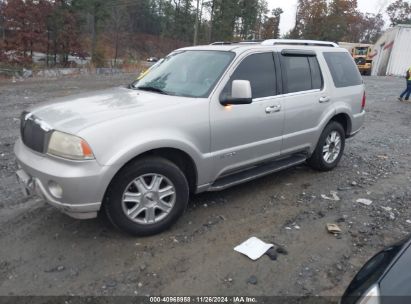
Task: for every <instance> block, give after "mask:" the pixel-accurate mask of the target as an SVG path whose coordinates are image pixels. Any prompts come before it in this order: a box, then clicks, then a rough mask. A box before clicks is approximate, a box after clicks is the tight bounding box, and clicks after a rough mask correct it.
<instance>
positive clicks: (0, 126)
mask: <svg viewBox="0 0 411 304" xmlns="http://www.w3.org/2000/svg"><path fill="white" fill-rule="evenodd" d="M132 78H133V77H132V76H130V75H125V76H116V77H100V78H96V77H90V76H89V77H81V78H71V79H64V80H61V79H60V80H56V79H54V80H27V81H24V82H18V83H11V82H10V81H9V82H0V108H1V111H0V162H1V166H0V295H89V296H93V295H148V294H149V295H159V294H161V295H233V296H234V295H250V296H258V295H297V296H302V295H323V296H340V295H341V294H342V292H343V290H344V289H345V288H346V287H347V285H348V283H349V282H350V280H351V278H352V277H353V276H354V274H355V273H356V272H357V271H358V270H359V268H360V267H361V265H362V264H363V263H364V262H365V261H366V260H367V259H368V258H370V257H371V255H373V254H374V253H376V252H377V251H378V250H380V249H381V248H383V247H384V246H386V245H389V244H390V243H391V242H393V241H396V240H399V239H401V238H403V237H404V236H406V235H408V233H409V232H410V231H411V224H410V223H411V222H407V221H409V220H411V212H410V208H409V204H410V201H411V187H410V181H411V161H410V160H411V137H410V134H411V132H410V126H411V102H410V103H400V102H397V101H396V97H397V95H398V92H400V91H401V90H402V89H403V87H404V81H403V80H402V79H397V78H388V77H386V78H377V77H367V78H365V82H366V84H367V90H368V106H367V108H368V112H369V113H368V115H367V118H366V124H365V128H364V130H363V131H362V132H361V133H360V134H359V135H357V136H356V137H354V138H353V139H351V140H349V141H348V143H347V148H346V152H345V156H344V157H343V158H342V161H341V164H340V166H339V167H338V168H337V169H336V170H335V171H333V172H328V173H318V172H315V171H313V170H311V169H309V168H308V167H306V166H299V167H296V168H293V169H289V170H286V171H283V172H280V173H277V174H273V175H271V176H268V177H265V178H262V179H259V180H256V181H254V182H250V183H248V184H245V185H242V186H239V187H235V188H231V189H229V190H226V191H223V192H219V193H205V194H202V195H198V196H195V197H193V198H192V199H191V203H190V207H189V209H188V211H187V212H186V214H185V215H184V216H183V218H182V219H181V220H180V221H179V222H178V223H177V225H176V226H174V227H173V228H172V229H171V230H169V231H168V232H166V233H163V234H161V235H157V236H154V237H149V238H131V237H128V236H125V235H123V234H121V233H119V232H118V231H116V230H115V229H114V228H112V227H111V226H110V225H109V224H108V223H107V221H106V220H105V219H104V218H100V219H96V220H90V221H79V220H74V219H71V218H69V217H67V216H65V215H63V214H61V213H60V212H58V211H57V210H55V209H53V208H52V207H50V206H48V205H47V204H45V203H44V202H43V201H42V200H40V199H38V198H35V197H32V198H28V199H27V198H24V197H23V196H22V195H21V194H20V190H19V187H18V185H17V183H16V179H15V177H14V171H15V169H16V167H15V159H14V156H13V152H12V148H13V143H14V141H15V140H16V137H17V136H18V132H19V131H18V129H19V121H18V117H19V113H20V112H21V111H22V110H23V109H24V108H26V107H28V106H30V105H32V104H35V103H38V102H40V101H43V100H52V99H53V98H54V97H57V96H63V95H69V94H74V93H77V92H83V91H88V90H95V89H102V88H105V87H107V86H114V85H119V84H123V83H127V82H130V81H131V79H132ZM333 191H335V192H336V195H337V196H338V198H339V200H338V201H333V200H329V199H327V198H326V197H331V198H332V197H333V194H332V192H333ZM324 195H325V196H326V197H325V196H324ZM359 198H364V199H370V200H372V202H373V203H372V204H371V205H370V206H366V205H363V204H359V203H357V202H356V201H357V199H359ZM390 208H391V209H390ZM327 223H337V224H338V225H339V226H340V228H341V229H342V234H341V235H340V236H339V237H336V236H334V235H331V234H328V233H327V231H326V228H325V227H326V224H327ZM251 236H256V237H259V238H261V239H262V240H264V241H266V242H275V243H277V244H281V245H283V246H284V248H285V249H286V251H287V253H288V254H280V255H279V256H278V259H277V260H276V261H272V260H270V259H269V258H268V257H267V256H263V257H262V258H261V259H259V260H258V261H255V262H253V261H251V260H249V259H248V258H246V257H245V256H242V255H241V254H239V253H236V252H234V250H233V247H235V246H236V245H238V244H240V243H241V242H243V241H244V240H246V239H248V238H249V237H251Z"/></svg>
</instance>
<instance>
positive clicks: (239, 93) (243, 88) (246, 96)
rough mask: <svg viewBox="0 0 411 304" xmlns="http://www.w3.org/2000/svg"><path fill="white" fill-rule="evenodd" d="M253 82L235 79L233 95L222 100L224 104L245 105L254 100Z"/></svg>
mask: <svg viewBox="0 0 411 304" xmlns="http://www.w3.org/2000/svg"><path fill="white" fill-rule="evenodd" d="M252 96H253V94H252V91H251V83H250V82H249V81H248V80H234V81H233V85H232V88H231V97H227V98H225V99H223V100H221V101H220V103H221V104H222V105H223V106H228V105H244V104H250V103H252V102H253V98H252Z"/></svg>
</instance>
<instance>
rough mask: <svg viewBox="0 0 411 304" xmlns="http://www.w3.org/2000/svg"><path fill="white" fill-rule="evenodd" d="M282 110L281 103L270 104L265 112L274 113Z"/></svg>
mask: <svg viewBox="0 0 411 304" xmlns="http://www.w3.org/2000/svg"><path fill="white" fill-rule="evenodd" d="M280 111H281V105H275V106H270V107H267V108H266V109H265V113H267V114H272V113H275V112H280Z"/></svg>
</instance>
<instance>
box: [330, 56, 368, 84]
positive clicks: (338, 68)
mask: <svg viewBox="0 0 411 304" xmlns="http://www.w3.org/2000/svg"><path fill="white" fill-rule="evenodd" d="M324 58H325V61H326V62H327V65H328V68H329V69H330V72H331V76H332V78H333V81H334V85H335V87H336V88H345V87H351V86H357V85H361V84H362V78H361V75H360V72H359V71H358V68H357V66H356V65H355V63H354V61H353V59H352V57H351V55H350V54H349V53H346V52H324Z"/></svg>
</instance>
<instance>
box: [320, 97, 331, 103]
mask: <svg viewBox="0 0 411 304" xmlns="http://www.w3.org/2000/svg"><path fill="white" fill-rule="evenodd" d="M330 100H331V99H330V97H327V96H323V97H321V98H320V100H319V102H320V103H326V102H330Z"/></svg>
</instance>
